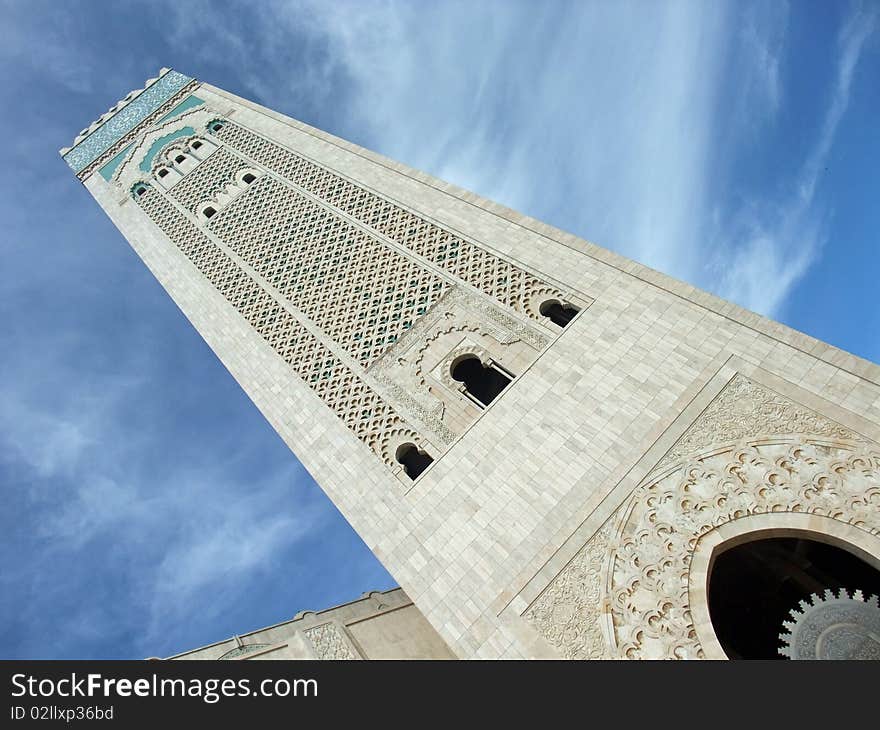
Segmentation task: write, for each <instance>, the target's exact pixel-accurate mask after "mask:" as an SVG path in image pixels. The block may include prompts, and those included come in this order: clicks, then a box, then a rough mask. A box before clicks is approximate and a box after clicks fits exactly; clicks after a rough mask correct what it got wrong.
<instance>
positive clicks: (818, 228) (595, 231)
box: [177, 2, 873, 315]
mask: <svg viewBox="0 0 880 730" xmlns="http://www.w3.org/2000/svg"><path fill="white" fill-rule="evenodd" d="M465 9H466V12H465ZM504 9H505V12H504V13H500V12H498V6H497V5H495V4H493V3H486V4H482V5H477V6H473V5H472V4H469V5H467V6H465V5H463V4H461V3H456V2H451V3H442V4H440V3H437V4H431V5H430V6H425V5H419V6H413V5H412V4H408V3H398V2H383V3H369V4H368V3H333V4H329V3H319V2H300V3H295V4H287V3H284V4H280V5H277V6H275V10H276V12H274V13H270V14H267V17H270V18H271V21H267V22H266V23H265V24H264V25H262V26H261V28H260V34H259V35H260V37H261V38H262V39H264V44H265V46H266V48H267V49H270V50H271V49H276V50H277V49H281V48H283V47H284V44H285V40H286V39H289V38H290V37H291V34H294V33H296V34H299V33H302V32H307V33H308V34H309V35H310V36H311V37H312V38H313V41H312V42H313V44H314V46H315V47H316V48H319V49H320V51H319V52H316V53H314V54H312V55H310V56H307V57H305V58H303V59H300V60H302V61H305V63H304V64H301V65H297V66H296V68H295V69H291V73H289V74H285V73H281V74H279V73H278V70H277V68H276V70H275V71H270V72H269V73H268V74H267V73H266V72H265V69H264V64H263V60H264V57H263V56H261V55H259V54H257V55H253V54H251V53H249V51H248V49H246V48H242V47H241V46H240V44H239V43H238V42H237V41H233V42H230V45H229V48H230V52H231V53H233V54H236V55H235V58H236V62H237V63H240V64H241V68H242V73H243V74H244V78H246V79H248V84H249V85H250V86H251V87H252V88H253V90H254V91H255V92H257V93H259V94H263V95H265V96H266V97H268V98H274V99H278V98H279V95H280V94H283V93H284V90H285V89H286V90H287V93H288V94H289V97H288V99H289V101H288V102H287V104H288V108H290V110H291V111H292V112H293V111H294V110H293V108H292V107H293V106H294V105H295V104H296V101H297V100H299V99H301V98H305V97H309V96H311V97H312V98H315V97H316V94H315V90H316V89H317V88H320V89H321V90H322V91H321V93H320V94H317V96H318V97H319V98H321V99H322V100H326V101H327V103H338V104H339V105H341V108H339V109H337V110H336V113H335V114H333V115H329V114H328V115H327V118H328V119H331V120H332V122H333V124H334V125H335V128H334V129H332V130H331V131H334V132H336V133H337V134H341V135H342V136H347V137H349V138H352V137H355V138H356V141H358V142H361V143H362V144H365V145H367V146H369V147H372V148H374V149H377V150H379V151H381V152H383V153H385V154H387V155H389V156H391V157H393V158H396V159H400V160H403V161H404V162H407V163H408V164H410V165H412V166H414V167H417V168H420V169H425V170H427V171H429V172H431V173H433V174H435V175H437V176H439V177H441V178H444V179H447V180H450V181H452V182H454V183H457V184H458V185H461V186H462V187H465V188H468V189H471V190H474V191H476V192H479V193H480V194H482V195H484V196H486V197H488V198H491V199H494V200H498V201H499V202H502V203H504V204H506V205H509V206H511V207H513V208H516V209H519V210H523V211H524V212H527V213H529V214H531V215H533V216H535V217H538V218H540V219H543V220H547V221H549V222H552V223H554V224H556V225H558V226H559V227H561V228H564V229H566V230H571V231H573V232H576V233H579V234H580V235H583V236H585V237H588V238H590V239H591V240H595V241H596V242H598V243H600V244H602V245H606V246H608V247H610V248H613V249H615V250H617V251H619V252H621V253H624V254H626V255H629V256H631V257H633V258H635V259H637V260H639V261H641V262H642V263H645V264H648V265H650V266H654V267H656V268H659V269H661V270H663V271H666V272H668V273H671V274H673V275H675V276H677V277H680V278H683V279H685V280H687V281H690V282H692V283H695V284H697V285H700V286H703V287H705V288H708V289H710V290H712V291H715V292H716V293H718V294H721V295H722V296H725V297H728V298H731V299H733V300H735V301H737V302H739V303H740V304H743V305H744V306H746V307H749V308H751V309H755V310H757V311H759V312H762V313H764V314H768V315H773V314H776V313H778V311H779V309H780V307H781V306H782V305H783V304H784V302H785V300H786V298H787V296H788V294H789V292H790V291H791V289H792V287H793V286H794V285H795V284H796V282H797V281H798V280H799V279H800V277H802V276H803V275H804V273H805V272H806V271H807V270H808V269H809V267H810V265H811V264H812V263H813V262H814V261H815V259H816V256H817V254H818V252H819V250H820V249H821V245H822V241H823V236H824V231H825V225H824V221H825V216H826V215H827V211H825V210H823V209H822V208H821V206H814V205H813V204H814V202H815V200H814V188H815V185H816V181H817V180H818V177H819V174H820V172H821V169H822V167H823V165H824V161H825V159H826V157H827V154H828V151H829V149H830V147H831V145H832V143H833V139H834V135H835V133H836V129H837V126H838V124H839V122H840V119H841V117H842V115H843V112H844V111H845V109H846V105H847V97H848V89H849V77H850V76H851V74H852V68H853V67H854V66H855V64H856V63H857V60H858V56H859V53H860V49H861V45H862V43H863V42H864V40H865V38H866V37H867V35H868V34H869V33H870V32H871V31H870V28H871V25H872V23H873V21H872V20H870V17H869V14H868V13H866V12H865V11H860V12H858V13H856V16H855V17H854V18H853V19H852V20H851V21H850V22H849V23H848V24H847V28H845V29H844V31H843V33H842V41H841V60H840V71H839V77H838V82H837V88H836V91H835V93H834V95H833V99H832V101H831V103H830V105H829V108H828V111H827V114H826V119H825V124H824V126H823V128H822V130H821V131H820V133H819V138H818V139H817V140H816V142H815V144H814V146H813V150H812V152H811V153H810V154H809V156H808V158H807V159H806V160H804V162H803V165H802V170H801V172H800V174H799V175H798V179H797V181H796V182H794V183H790V184H789V186H788V187H789V189H792V188H797V189H798V192H797V194H796V195H791V196H788V197H786V196H782V197H781V198H780V197H778V196H769V197H762V199H761V200H759V201H758V200H750V199H748V198H746V199H744V200H743V199H741V198H739V197H737V195H735V194H734V190H733V189H732V187H733V182H732V179H731V174H732V171H733V170H734V169H735V168H736V167H737V165H739V164H740V162H741V161H740V160H739V159H737V158H736V157H735V156H734V155H733V153H732V152H731V151H730V146H731V144H732V143H734V142H738V143H741V142H743V140H745V141H746V142H750V143H752V144H754V143H755V140H756V139H760V135H761V133H762V129H766V128H768V125H769V126H770V127H772V125H773V124H775V122H776V118H777V115H778V112H779V108H780V105H781V103H782V99H783V97H784V95H785V89H784V83H783V73H782V69H783V65H784V58H785V52H786V43H787V28H788V14H789V8H788V5H787V4H785V3H779V4H773V5H772V6H767V5H760V4H757V3H755V4H742V5H727V4H719V3H712V4H707V3H688V2H679V3H666V4H662V5H649V6H646V5H645V4H644V3H615V4H613V5H610V4H595V5H586V4H583V3H573V4H566V3H554V4H547V5H541V6H535V5H534V4H533V3H525V4H518V3H509V4H505V6H504ZM464 15H466V16H467V17H468V22H467V23H462V22H461V18H462V17H463V16H464ZM869 21H870V22H869ZM177 27H178V28H179V29H180V31H179V32H180V33H182V34H187V33H189V34H190V35H187V36H186V37H184V38H182V39H181V40H182V41H185V42H191V41H192V38H191V33H192V31H191V30H187V28H188V26H187V25H186V24H184V23H179V24H177ZM227 28H228V26H227ZM732 29H733V32H731V30H732ZM222 33H228V29H227V30H226V31H222ZM548 34H552V38H553V42H552V43H547V37H548ZM282 68H283V67H282ZM282 98H283V97H282ZM282 103H284V102H283V101H282ZM312 111H313V112H314V113H316V114H317V115H318V116H320V112H318V111H315V110H312ZM740 147H742V148H745V147H747V145H746V144H741V145H740ZM762 195H763V193H762Z"/></svg>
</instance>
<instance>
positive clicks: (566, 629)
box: [523, 375, 880, 659]
mask: <svg viewBox="0 0 880 730" xmlns="http://www.w3.org/2000/svg"><path fill="white" fill-rule="evenodd" d="M725 391H726V392H725ZM731 393H736V394H737V395H738V396H740V397H741V398H743V399H744V400H743V401H741V402H740V403H738V412H739V413H740V415H741V420H742V421H743V422H745V423H747V424H749V426H750V427H751V428H753V429H754V430H752V432H751V434H750V435H749V436H747V437H740V438H736V439H735V440H732V441H731V440H728V439H726V438H725V437H726V436H727V434H729V433H730V432H731V429H732V428H743V426H742V425H741V424H740V426H729V425H725V424H723V423H722V422H721V421H722V418H723V417H725V416H726V417H727V418H728V419H731V413H732V412H731V411H730V410H727V411H726V412H725V411H724V409H723V408H722V407H720V406H721V405H723V404H728V405H729V399H730V397H731ZM768 404H772V407H767V406H768ZM731 420H732V419H731ZM712 421H714V422H715V423H716V424H717V426H718V428H717V431H715V432H714V433H717V438H716V439H715V441H714V442H709V443H705V441H706V440H708V439H710V438H711V435H712V433H713V430H712V425H713V424H712ZM800 424H804V425H809V426H811V427H813V428H814V429H816V430H818V431H820V433H819V434H815V433H805V432H797V431H796V430H795V429H792V430H791V431H787V432H786V431H782V429H786V428H791V426H793V425H800ZM774 432H775V433H774ZM759 434H764V435H763V436H759ZM843 434H846V435H850V432H849V431H848V430H847V429H845V428H844V427H842V426H840V425H839V424H835V423H834V422H832V421H829V420H828V419H825V418H823V417H821V416H819V414H816V413H814V412H812V411H810V410H809V409H806V408H804V407H803V406H800V405H798V404H796V403H794V402H793V401H790V400H788V399H786V398H783V397H782V396H779V395H778V394H776V393H773V392H772V391H770V390H769V389H766V388H764V387H763V386H760V385H758V384H757V383H754V382H753V381H751V380H748V379H747V378H745V377H744V376H741V375H737V376H735V377H734V378H733V379H732V380H731V382H730V383H728V385H727V386H726V387H725V389H724V390H722V392H721V393H719V395H718V396H716V399H715V400H714V401H713V403H712V404H710V407H709V408H707V409H706V410H705V411H704V412H703V414H702V415H701V416H700V418H698V419H697V421H695V423H694V424H693V425H692V427H691V428H690V429H689V430H688V431H687V432H685V434H684V435H683V436H682V438H681V439H679V442H678V443H676V445H675V446H674V447H673V448H672V449H671V450H670V452H669V453H670V454H672V453H681V451H680V450H685V449H686V450H687V451H688V453H690V454H691V456H689V457H686V458H684V459H679V461H678V464H677V465H674V468H665V469H662V470H655V471H654V472H653V474H652V476H649V477H648V479H647V480H646V481H645V482H643V483H642V485H641V486H640V487H638V488H637V489H636V490H635V491H634V492H633V493H632V494H631V495H630V497H629V498H628V499H627V500H626V501H625V503H624V504H623V505H622V506H621V507H620V508H619V509H618V510H617V512H616V513H615V514H614V515H612V517H611V518H609V519H608V520H607V521H606V522H605V524H604V525H603V526H602V527H601V528H600V529H599V530H598V531H597V532H596V533H595V534H594V535H593V537H592V538H590V540H588V541H587V543H586V544H585V545H584V546H583V547H582V548H581V549H580V550H579V551H578V553H577V554H576V555H575V557H574V558H573V559H572V560H571V561H570V562H569V563H568V564H567V565H566V566H565V567H564V568H563V569H562V571H560V573H559V574H558V575H557V576H556V578H554V579H553V580H552V581H551V582H550V584H549V585H548V586H547V587H546V588H545V589H544V591H543V592H542V593H541V595H540V596H538V598H537V599H536V600H535V601H534V602H533V603H532V604H531V605H530V606H529V608H528V609H527V610H526V611H525V612H524V613H523V618H524V619H525V620H526V621H527V622H528V623H530V624H531V625H532V626H533V627H534V628H535V629H536V630H537V632H538V633H539V634H541V635H542V636H543V637H544V638H545V639H546V640H547V641H548V642H549V643H550V644H551V645H553V646H554V647H556V649H557V650H558V651H559V652H560V654H561V655H562V656H565V657H568V658H572V659H577V658H581V659H585V658H701V657H702V656H703V650H702V647H701V646H700V643H699V641H698V638H697V635H696V632H695V630H694V624H693V618H692V615H691V610H690V606H689V598H688V576H689V568H690V560H691V555H692V553H693V550H694V548H695V547H696V545H697V542H698V541H699V539H700V538H701V537H702V536H703V535H705V534H706V533H708V532H710V531H712V530H713V529H715V528H716V527H718V526H720V525H722V524H725V523H727V522H730V521H733V520H736V519H740V518H743V517H747V516H750V515H755V514H765V513H774V512H795V513H805V514H814V515H821V516H824V517H830V518H832V519H835V520H838V521H840V522H842V523H845V524H848V525H851V526H853V527H856V528H858V529H861V530H865V531H867V532H869V533H871V534H875V535H876V534H880V447H878V445H877V444H873V443H871V442H867V441H866V440H864V439H857V438H846V437H845V436H843ZM697 444H699V446H697ZM713 444H714V447H713ZM694 448H697V449H699V452H698V453H694Z"/></svg>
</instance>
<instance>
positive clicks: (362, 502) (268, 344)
mask: <svg viewBox="0 0 880 730" xmlns="http://www.w3.org/2000/svg"><path fill="white" fill-rule="evenodd" d="M61 152H62V156H63V157H64V159H65V161H66V162H67V163H68V165H69V166H70V167H71V168H72V169H73V171H74V172H75V174H76V175H77V176H78V178H79V179H80V180H81V181H82V182H83V184H84V185H85V187H86V188H87V189H88V190H89V192H90V193H91V194H92V195H93V196H94V198H95V199H96V200H97V201H98V204H99V205H100V206H101V207H102V208H103V209H104V211H105V212H106V213H107V215H108V216H109V217H110V218H111V219H112V220H113V222H114V223H115V225H116V226H117V227H118V229H119V230H120V231H121V232H122V234H123V236H124V237H125V238H126V239H127V240H128V242H129V243H130V244H131V246H132V247H133V248H134V249H135V251H136V252H137V253H138V255H139V256H140V257H141V259H142V260H143V261H144V263H145V264H146V265H147V266H148V267H149V268H150V270H151V271H152V272H153V274H154V275H155V276H156V278H157V279H158V280H159V281H160V282H161V284H162V286H163V287H164V288H165V289H166V291H167V292H168V294H169V295H170V296H171V297H172V298H173V299H174V301H175V302H176V303H177V305H178V306H179V307H180V308H181V310H182V311H183V312H184V313H185V314H186V316H187V318H188V319H189V320H190V322H191V323H192V324H193V326H194V327H195V329H196V330H197V331H198V332H199V334H201V336H202V337H203V338H204V339H205V341H206V342H207V343H208V344H209V345H210V347H211V348H212V349H213V350H214V352H215V353H216V354H217V356H218V357H219V358H220V360H221V361H222V362H223V364H224V365H225V366H226V368H227V369H228V370H229V372H230V373H231V374H232V375H233V377H234V378H235V379H236V380H237V381H238V382H239V383H240V385H241V386H242V387H243V388H244V390H245V391H246V392H247V393H248V395H249V396H250V398H251V399H252V400H253V401H254V403H255V404H256V405H257V407H258V408H259V409H260V410H261V412H262V413H263V414H264V415H265V417H266V418H267V419H268V420H269V422H270V423H271V424H272V426H273V427H274V428H275V429H276V431H277V432H278V433H279V435H280V436H281V437H282V438H283V439H284V441H285V442H286V443H287V444H288V445H289V447H290V448H291V449H292V450H293V452H294V453H295V454H296V456H297V458H298V459H299V460H300V461H301V462H302V463H303V465H304V466H305V467H306V468H307V469H308V471H309V472H310V473H311V474H312V476H313V477H314V478H315V480H316V481H317V483H318V484H319V485H320V486H321V488H322V489H323V490H324V491H325V492H326V493H327V495H328V496H329V497H330V498H331V499H332V500H333V502H334V503H335V504H336V505H337V506H338V508H339V509H340V511H341V512H342V513H343V515H344V516H345V517H346V519H348V520H349V521H350V522H351V524H352V525H353V526H354V528H355V529H356V530H357V531H358V533H359V534H360V535H361V537H362V538H363V539H364V541H365V542H366V543H367V545H368V546H369V547H370V549H371V550H373V551H374V552H375V554H376V555H377V557H378V558H379V559H380V560H381V561H382V562H383V564H384V565H385V566H386V567H387V568H388V570H389V571H390V572H391V573H392V574H393V575H394V577H395V578H396V579H397V580H398V581H399V583H400V584H401V586H403V588H404V589H405V590H406V592H407V594H408V595H409V596H410V597H411V598H412V599H413V600H414V601H415V604H416V606H417V607H418V608H419V609H420V611H421V612H422V614H423V615H424V616H425V617H426V618H427V620H428V621H429V622H430V623H431V624H432V625H433V626H434V628H435V629H436V630H437V631H438V632H439V633H440V634H441V636H442V637H443V639H444V640H445V641H446V643H447V644H448V645H449V647H450V648H451V650H452V651H454V652H455V653H456V654H457V655H458V656H460V657H608V658H611V657H631V658H636V657H681V658H696V657H723V656H732V657H733V656H753V655H757V654H760V653H761V652H765V653H769V654H771V655H773V654H776V653H777V650H778V649H779V647H780V644H779V640H778V634H779V632H780V631H783V632H784V631H785V629H784V627H783V621H788V620H789V619H790V614H789V612H790V611H791V610H792V609H795V608H797V606H798V600H800V599H799V598H797V596H800V593H801V592H803V591H806V593H805V594H804V596H809V595H810V594H811V593H814V592H816V590H817V589H818V588H819V587H821V588H823V589H824V588H828V589H833V590H834V591H835V598H836V603H835V604H834V605H837V604H841V605H844V604H845V602H843V603H841V599H838V598H837V595H838V594H837V592H838V591H839V590H840V589H841V588H842V589H846V590H850V591H854V590H856V589H860V590H862V591H863V592H864V595H865V596H868V595H869V594H870V593H871V592H875V593H876V592H880V589H877V588H875V587H874V585H875V584H874V583H872V582H871V581H876V580H877V578H878V576H880V573H878V571H877V567H878V566H880V537H878V535H880V448H878V445H877V444H878V441H880V368H878V367H877V366H876V365H874V364H872V363H869V362H866V361H864V360H861V359H859V358H857V357H855V356H853V355H850V354H848V353H845V352H842V351H840V350H838V349H836V348H834V347H831V346H830V345H826V344H825V343H822V342H819V341H817V340H815V339H813V338H811V337H808V336H806V335H804V334H801V333H799V332H795V331H793V330H791V329H789V328H787V327H785V326H783V325H781V324H778V323H776V322H773V321H771V320H768V319H766V318H764V317H761V316H758V315H756V314H754V313H752V312H748V311H746V310H743V309H741V308H739V307H737V306H735V305H734V304H731V303H729V302H725V301H723V300H721V299H718V298H717V297H714V296H712V295H710V294H707V293H705V292H702V291H700V290H697V289H695V288H694V287H692V286H689V285H687V284H684V283H682V282H679V281H676V280H674V279H671V278H670V277H667V276H665V275H663V274H660V273H658V272H656V271H653V270H650V269H648V268H646V267H644V266H641V265H639V264H637V263H635V262H633V261H630V260H627V259H624V258H622V257H620V256H618V255H616V254H613V253H611V252H609V251H606V250H604V249H601V248H599V247H597V246H595V245H593V244H590V243H587V242H586V241H584V240H582V239H579V238H577V237H575V236H573V235H571V234H567V233H564V232H562V231H560V230H557V229H555V228H553V227H551V226H548V225H546V224H543V223H540V222H538V221H535V220H533V219H530V218H528V217H527V216H524V215H521V214H519V213H516V212H515V211H512V210H509V209H506V208H504V207H502V206H500V205H497V204H495V203H492V202H490V201H487V200H484V199H482V198H480V197H479V196H477V195H475V194H473V193H469V192H467V191H464V190H461V189H459V188H456V187H455V186H453V185H450V184H448V183H445V182H442V181H440V180H437V179H435V178H432V177H430V176H429V175H426V174H424V173H421V172H418V171H416V170H412V169H410V168H407V167H406V166H404V165H402V164H400V163H397V162H394V161H392V160H389V159H387V158H384V157H382V156H381V155H378V154H376V153H373V152H370V151H368V150H365V149H363V148H361V147H358V146H356V145H354V144H351V143H349V142H346V141H344V140H341V139H338V138H336V137H333V136H332V135H329V134H327V133H325V132H322V131H320V130H318V129H315V128H313V127H310V126H308V125H306V124H303V123H301V122H298V121H296V120H294V119H291V118H289V117H286V116H284V115H283V114H279V113H277V112H274V111H272V110H270V109H266V108H264V107H261V106H259V105H257V104H254V103H252V102H249V101H247V100H245V99H242V98H239V97H237V96H234V95H233V94H230V93H228V92H226V91H223V90H221V89H218V88H215V87H213V86H210V85H209V84H206V83H202V82H199V81H197V80H195V79H192V78H189V77H187V76H185V75H183V74H181V73H178V72H176V71H172V70H169V69H163V70H162V72H161V73H160V75H159V77H158V78H156V79H151V80H150V81H149V82H147V85H146V87H145V88H144V89H142V90H138V91H133V92H131V93H130V94H129V95H128V96H126V97H125V99H123V100H122V101H121V102H119V103H118V104H117V105H116V106H114V107H113V108H112V109H110V110H109V111H108V112H107V113H106V114H104V115H103V116H102V117H101V118H100V119H98V120H97V121H96V122H95V123H93V124H92V125H91V126H90V127H89V128H88V129H85V130H83V132H82V133H81V134H80V135H79V137H77V139H76V140H75V142H74V145H73V147H72V148H69V149H64V150H62V151H61ZM535 182H536V184H540V181H537V180H536V181H535ZM572 204H573V205H574V204H576V201H572ZM293 508H294V506H293V505H291V509H293ZM723 556H727V558H728V559H726V560H722V557H723ZM716 566H717V567H718V570H716V569H715V568H716ZM817 566H819V567H817ZM710 578H711V580H710ZM851 583H853V584H851ZM855 583H858V585H856V584H855ZM820 592H821V591H820ZM734 593H736V594H737V595H739V596H740V598H741V600H742V602H743V606H744V609H743V610H744V611H745V613H743V612H737V610H734V608H732V607H731V604H730V601H729V597H730V596H731V595H733V594H734ZM859 595H863V594H859ZM852 600H858V599H852ZM762 601H763V602H764V603H763V604H762V605H765V608H766V610H765V612H764V613H765V614H768V615H771V616H773V618H770V619H766V620H767V621H769V623H770V624H773V627H774V628H775V633H774V635H773V637H772V638H767V639H761V638H760V637H761V636H763V635H764V634H762V633H761V631H764V633H766V631H765V629H764V628H762V626H760V625H759V624H760V623H761V621H762V620H763V619H759V618H757V617H755V616H752V615H750V614H748V611H747V610H746V609H747V607H748V605H750V604H751V605H754V604H755V603H756V602H762ZM777 604H778V605H777ZM829 605H830V604H829ZM840 610H841V611H844V610H846V609H845V605H844V608H841V609H840ZM774 612H778V613H779V616H778V620H777V618H775V616H776V613H774ZM868 613H870V611H868ZM862 614H865V611H861V613H859V615H862ZM866 620H867V619H866ZM744 637H745V638H744ZM756 637H757V638H756ZM746 639H748V640H746ZM844 643H845V642H843V643H840V642H839V645H840V646H843V644H844ZM829 646H831V644H829ZM823 651H831V650H830V649H828V647H827V646H826V647H825V649H823ZM789 653H791V652H789ZM820 653H821V652H820Z"/></svg>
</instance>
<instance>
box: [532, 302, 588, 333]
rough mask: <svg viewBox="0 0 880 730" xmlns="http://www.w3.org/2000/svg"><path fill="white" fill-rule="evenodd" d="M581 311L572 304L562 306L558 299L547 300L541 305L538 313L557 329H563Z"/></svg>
mask: <svg viewBox="0 0 880 730" xmlns="http://www.w3.org/2000/svg"><path fill="white" fill-rule="evenodd" d="M580 311H581V310H580V309H578V308H577V307H576V306H574V305H573V304H563V303H562V302H560V301H559V300H558V299H548V300H547V301H546V302H543V303H542V304H541V309H540V312H541V314H543V315H544V316H545V317H547V318H548V319H549V320H550V321H551V322H553V324H555V325H557V326H558V327H565V325H567V324H568V323H569V322H571V320H573V319H574V315H576V314H577V313H578V312H580Z"/></svg>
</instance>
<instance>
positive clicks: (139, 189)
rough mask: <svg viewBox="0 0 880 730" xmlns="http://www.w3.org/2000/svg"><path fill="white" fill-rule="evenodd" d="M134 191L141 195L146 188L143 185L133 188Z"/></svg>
mask: <svg viewBox="0 0 880 730" xmlns="http://www.w3.org/2000/svg"><path fill="white" fill-rule="evenodd" d="M135 192H136V193H137V194H138V195H143V194H144V193H145V192H147V189H146V188H145V187H139V188H138V189H137V190H135Z"/></svg>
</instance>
